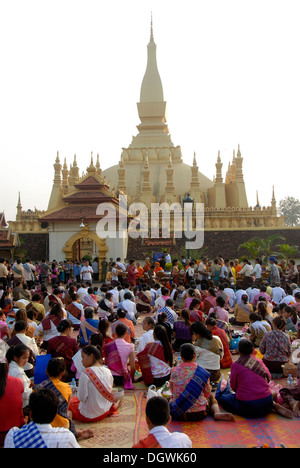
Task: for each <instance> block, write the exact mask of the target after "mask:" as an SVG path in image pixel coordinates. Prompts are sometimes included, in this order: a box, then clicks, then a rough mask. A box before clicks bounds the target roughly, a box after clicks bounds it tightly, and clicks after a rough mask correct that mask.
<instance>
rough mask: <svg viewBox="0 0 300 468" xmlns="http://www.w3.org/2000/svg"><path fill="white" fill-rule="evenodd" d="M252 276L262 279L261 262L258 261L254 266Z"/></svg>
mask: <svg viewBox="0 0 300 468" xmlns="http://www.w3.org/2000/svg"><path fill="white" fill-rule="evenodd" d="M250 275H251V276H255V278H256V279H260V278H261V265H260V264H259V263H257V264H256V265H255V267H254V268H253V270H252V271H251V273H250Z"/></svg>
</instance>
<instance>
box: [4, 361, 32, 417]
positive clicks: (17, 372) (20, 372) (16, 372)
mask: <svg viewBox="0 0 300 468" xmlns="http://www.w3.org/2000/svg"><path fill="white" fill-rule="evenodd" d="M8 375H10V376H11V377H17V378H18V379H20V380H21V381H22V383H23V386H24V391H23V393H22V398H23V408H25V406H27V405H28V403H29V397H30V395H31V393H32V388H30V384H31V380H30V379H29V378H28V377H27V375H26V374H25V370H24V367H21V366H19V364H17V363H16V361H11V362H10V363H9V368H8Z"/></svg>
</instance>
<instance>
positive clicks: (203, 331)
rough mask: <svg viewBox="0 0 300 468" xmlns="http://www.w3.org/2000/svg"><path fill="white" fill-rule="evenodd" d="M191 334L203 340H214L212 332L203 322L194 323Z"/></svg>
mask: <svg viewBox="0 0 300 468" xmlns="http://www.w3.org/2000/svg"><path fill="white" fill-rule="evenodd" d="M191 332H192V333H195V334H197V335H200V336H202V337H203V338H207V339H208V340H212V338H213V335H212V332H211V331H210V330H209V329H208V328H207V327H206V326H205V325H204V323H202V322H193V323H192V325H191Z"/></svg>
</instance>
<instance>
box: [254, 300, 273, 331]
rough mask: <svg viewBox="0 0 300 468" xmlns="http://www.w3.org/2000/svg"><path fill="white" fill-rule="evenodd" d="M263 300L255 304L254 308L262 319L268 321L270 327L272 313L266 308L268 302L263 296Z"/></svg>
mask: <svg viewBox="0 0 300 468" xmlns="http://www.w3.org/2000/svg"><path fill="white" fill-rule="evenodd" d="M262 299H263V300H261V301H259V302H258V304H257V308H256V311H255V312H256V313H257V314H259V315H260V316H261V317H262V319H263V320H265V321H266V322H268V323H269V324H270V326H271V327H272V324H273V318H274V317H273V313H272V312H271V310H270V309H269V308H268V303H267V301H266V300H265V298H262Z"/></svg>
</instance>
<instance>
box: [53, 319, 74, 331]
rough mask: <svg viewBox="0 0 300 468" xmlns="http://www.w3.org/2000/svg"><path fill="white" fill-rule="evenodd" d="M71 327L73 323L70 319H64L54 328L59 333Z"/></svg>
mask: <svg viewBox="0 0 300 468" xmlns="http://www.w3.org/2000/svg"><path fill="white" fill-rule="evenodd" d="M72 327H73V323H72V322H71V320H68V319H64V320H62V321H61V322H60V323H59V324H58V325H57V327H56V328H57V331H58V332H59V333H63V332H64V331H66V330H67V329H68V328H72Z"/></svg>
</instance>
